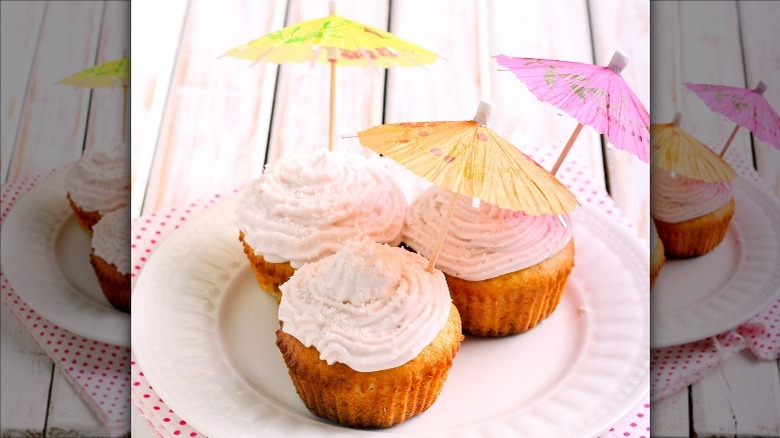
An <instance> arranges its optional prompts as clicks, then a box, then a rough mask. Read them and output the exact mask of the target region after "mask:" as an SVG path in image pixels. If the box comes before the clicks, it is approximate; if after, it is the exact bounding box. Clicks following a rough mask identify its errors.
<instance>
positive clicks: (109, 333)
mask: <svg viewBox="0 0 780 438" xmlns="http://www.w3.org/2000/svg"><path fill="white" fill-rule="evenodd" d="M64 182H65V171H59V172H57V173H56V174H54V175H52V176H50V177H49V178H47V179H45V180H43V181H41V182H39V183H38V184H36V185H35V186H34V187H33V188H32V189H30V191H29V192H27V193H26V194H24V195H23V196H21V197H20V198H19V199H18V200H17V201H16V203H15V204H14V206H13V208H11V211H10V213H8V217H7V218H6V219H5V220H4V221H3V231H2V240H3V245H2V265H3V273H4V274H5V275H6V276H7V278H8V281H9V282H10V283H11V287H13V288H14V291H16V293H17V294H19V296H20V297H21V298H22V299H23V300H24V302H25V303H27V305H29V306H30V307H31V308H32V309H34V310H35V311H36V312H38V314H40V315H41V316H42V317H44V318H46V319H48V320H49V321H51V322H52V323H54V324H56V325H57V326H59V327H61V328H64V329H66V330H68V331H70V332H72V333H74V334H77V335H79V336H83V337H85V338H88V339H93V340H96V341H101V342H106V343H109V344H114V345H122V346H129V345H130V315H128V314H127V313H124V312H120V311H119V310H116V309H115V308H114V307H113V306H111V304H110V303H109V302H108V300H106V298H105V296H104V295H103V292H102V291H101V290H100V285H99V284H98V282H97V277H95V272H94V271H93V269H92V265H90V263H89V253H90V251H91V245H90V238H89V235H87V233H85V232H84V230H82V229H81V228H79V225H78V223H77V222H76V216H75V215H74V213H73V210H72V209H71V208H70V205H69V204H68V199H67V197H66V195H67V193H66V191H65V187H64V186H65V184H64Z"/></svg>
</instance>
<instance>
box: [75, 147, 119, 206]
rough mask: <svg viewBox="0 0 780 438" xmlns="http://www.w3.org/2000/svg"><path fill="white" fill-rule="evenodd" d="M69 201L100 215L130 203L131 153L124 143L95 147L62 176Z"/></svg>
mask: <svg viewBox="0 0 780 438" xmlns="http://www.w3.org/2000/svg"><path fill="white" fill-rule="evenodd" d="M65 188H66V190H67V191H68V193H70V198H71V199H72V200H73V202H75V203H76V204H78V206H79V207H81V209H82V210H85V211H97V212H99V213H100V214H101V215H104V214H106V213H108V212H109V211H113V210H116V209H118V208H121V207H124V206H125V205H128V204H129V203H130V153H129V150H128V149H127V148H126V145H125V144H124V143H115V144H113V145H111V146H109V147H94V148H92V149H90V150H88V151H86V152H84V155H82V156H81V159H80V160H79V161H78V162H76V164H75V165H73V167H71V168H70V169H69V170H68V174H67V175H66V177H65Z"/></svg>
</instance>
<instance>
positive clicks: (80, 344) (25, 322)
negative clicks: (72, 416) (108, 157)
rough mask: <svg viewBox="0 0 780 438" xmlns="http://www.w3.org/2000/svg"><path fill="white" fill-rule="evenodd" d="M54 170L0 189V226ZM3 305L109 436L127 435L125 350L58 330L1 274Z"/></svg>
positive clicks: (127, 360)
mask: <svg viewBox="0 0 780 438" xmlns="http://www.w3.org/2000/svg"><path fill="white" fill-rule="evenodd" d="M54 173H55V171H54V170H52V171H50V172H47V173H44V174H40V175H37V176H35V177H31V178H26V179H22V180H19V181H16V182H13V183H9V184H3V185H2V187H0V196H1V197H2V203H1V204H0V205H2V208H1V209H0V211H1V212H0V225H2V223H3V221H4V220H5V218H6V217H7V215H8V212H10V211H11V208H12V207H13V204H14V203H15V202H16V200H17V199H18V198H19V197H21V196H23V195H24V193H26V192H27V191H28V190H30V189H31V188H32V187H33V186H34V185H35V184H36V183H37V182H39V181H41V180H43V179H46V178H48V177H50V176H52V175H53V174H54ZM0 293H2V302H3V304H4V305H5V306H6V307H7V308H8V309H9V310H10V311H11V313H12V314H13V315H14V316H15V317H16V319H18V320H19V323H20V324H21V325H22V326H23V327H24V328H25V329H26V330H27V331H28V332H29V333H30V334H31V335H32V336H33V338H35V340H36V342H37V343H38V344H39V345H40V346H41V348H43V350H44V351H45V352H46V355H47V356H48V357H49V358H50V359H51V360H52V362H54V363H55V364H56V365H57V368H58V369H59V370H60V372H61V373H62V375H63V376H64V377H65V379H66V380H67V381H68V383H70V385H71V386H72V387H73V388H74V389H75V390H76V392H77V393H78V394H79V395H80V396H81V397H82V398H83V399H84V400H85V401H86V402H87V405H88V406H89V407H90V408H91V409H92V410H93V411H94V412H95V413H96V414H97V417H98V418H99V419H100V421H101V422H102V423H103V424H104V425H105V427H106V429H107V431H108V432H109V434H110V435H111V436H112V437H113V436H124V435H126V434H127V433H128V432H129V431H130V349H129V348H127V347H120V346H118V345H110V344H105V343H103V342H98V341H94V340H91V339H86V338H83V337H81V336H77V335H74V334H72V333H70V332H69V331H67V330H65V329H62V328H60V327H58V326H56V325H54V324H52V323H51V322H49V321H48V320H46V319H45V318H43V317H41V316H40V315H38V314H37V313H36V312H35V310H34V309H32V308H30V307H29V306H27V304H26V303H25V302H24V300H22V299H21V298H20V297H19V296H18V295H17V294H16V292H14V290H13V288H12V287H11V284H10V283H9V282H8V280H7V279H6V278H5V276H4V275H3V274H2V272H0Z"/></svg>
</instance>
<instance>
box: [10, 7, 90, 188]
mask: <svg viewBox="0 0 780 438" xmlns="http://www.w3.org/2000/svg"><path fill="white" fill-rule="evenodd" d="M103 6H104V4H103V2H50V3H48V4H47V8H46V14H45V17H44V22H43V24H42V30H41V33H40V37H39V41H38V45H37V48H36V52H35V61H34V62H33V65H32V69H31V71H30V79H29V85H28V87H27V93H26V95H25V99H24V105H23V110H22V114H21V119H20V123H19V130H18V133H17V135H16V140H15V146H14V152H13V156H12V157H11V164H10V166H11V168H10V170H9V172H8V177H7V179H8V180H16V179H19V178H21V177H25V176H30V175H35V174H37V173H40V172H44V171H47V170H49V169H52V168H55V167H59V166H61V165H63V164H65V163H68V162H71V161H75V160H76V159H77V158H78V157H79V156H81V151H82V149H83V146H84V133H85V129H86V120H87V109H88V106H89V96H90V91H89V90H87V89H83V88H73V87H69V86H66V85H60V84H57V82H58V81H59V80H60V79H63V78H65V77H67V76H70V75H72V74H74V73H76V72H79V71H81V70H83V69H85V68H87V67H91V66H93V65H94V64H95V54H96V50H97V45H98V40H99V35H100V25H101V19H102V15H103Z"/></svg>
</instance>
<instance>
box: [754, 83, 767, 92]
mask: <svg viewBox="0 0 780 438" xmlns="http://www.w3.org/2000/svg"><path fill="white" fill-rule="evenodd" d="M764 91H766V82H764V81H758V85H756V92H758V94H764Z"/></svg>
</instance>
